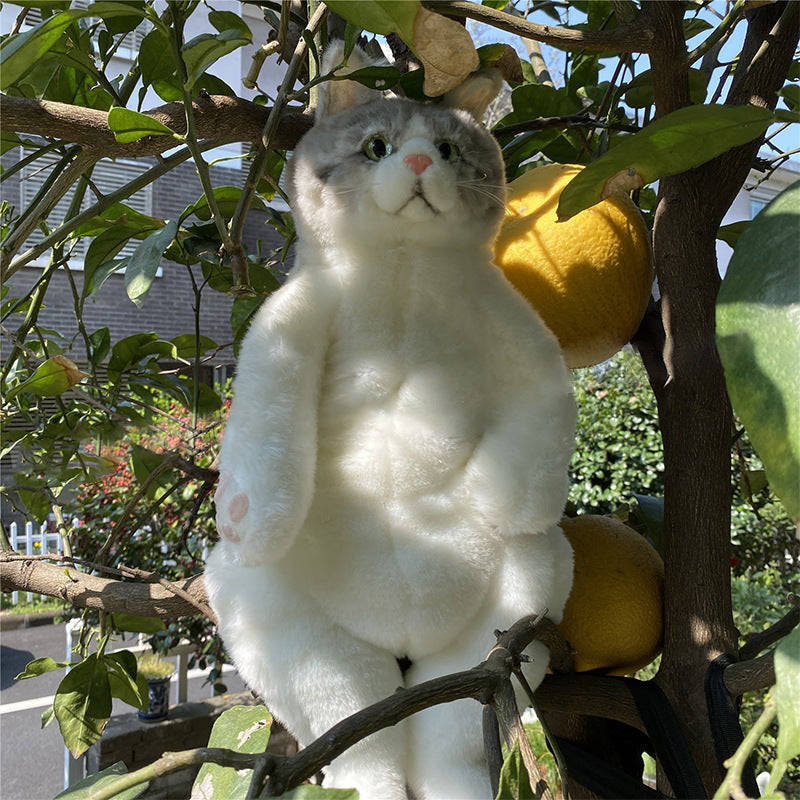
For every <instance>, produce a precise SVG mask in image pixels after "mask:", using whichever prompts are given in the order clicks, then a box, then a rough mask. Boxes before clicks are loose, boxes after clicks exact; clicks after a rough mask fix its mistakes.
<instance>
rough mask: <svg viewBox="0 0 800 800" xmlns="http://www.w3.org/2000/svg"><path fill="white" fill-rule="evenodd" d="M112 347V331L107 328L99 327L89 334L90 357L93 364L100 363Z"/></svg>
mask: <svg viewBox="0 0 800 800" xmlns="http://www.w3.org/2000/svg"><path fill="white" fill-rule="evenodd" d="M110 348H111V331H110V330H109V329H108V328H107V327H105V328H98V329H97V330H96V331H94V333H92V334H90V336H89V358H90V359H91V362H92V364H95V365H97V364H100V363H102V361H103V359H104V358H105V357H106V356H107V355H108V351H109V349H110Z"/></svg>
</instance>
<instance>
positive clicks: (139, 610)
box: [0, 554, 208, 618]
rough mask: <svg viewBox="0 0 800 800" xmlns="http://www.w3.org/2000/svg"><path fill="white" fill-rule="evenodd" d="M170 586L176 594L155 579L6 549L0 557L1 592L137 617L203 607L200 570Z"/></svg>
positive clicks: (187, 612) (184, 613)
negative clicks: (100, 572)
mask: <svg viewBox="0 0 800 800" xmlns="http://www.w3.org/2000/svg"><path fill="white" fill-rule="evenodd" d="M174 586H175V589H176V590H177V592H179V594H176V591H175V590H170V589H169V588H167V587H166V586H164V585H162V584H160V583H143V582H141V581H120V580H114V579H113V578H101V577H99V576H97V575H90V574H88V573H86V572H79V571H78V570H75V569H73V568H72V567H65V566H58V565H56V564H47V563H44V562H42V561H38V560H33V559H21V558H19V557H15V558H14V559H13V560H10V559H9V556H8V554H3V557H2V558H0V589H2V591H4V592H15V591H21V592H35V593H37V594H46V595H48V596H50V597H58V598H60V599H61V600H64V601H66V602H67V603H69V604H70V605H72V606H75V607H76V608H90V609H94V610H97V611H108V612H110V613H112V614H113V613H118V614H131V615H133V616H142V617H151V616H158V617H164V618H174V617H183V616H188V615H192V614H198V613H200V612H201V609H202V607H203V606H207V604H208V600H207V599H206V593H205V588H204V586H203V576H202V575H195V576H192V577H191V578H186V579H185V580H182V581H176V582H175V584H174ZM181 595H183V596H181ZM187 597H188V598H189V599H187Z"/></svg>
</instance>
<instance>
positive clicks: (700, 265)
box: [645, 2, 797, 793]
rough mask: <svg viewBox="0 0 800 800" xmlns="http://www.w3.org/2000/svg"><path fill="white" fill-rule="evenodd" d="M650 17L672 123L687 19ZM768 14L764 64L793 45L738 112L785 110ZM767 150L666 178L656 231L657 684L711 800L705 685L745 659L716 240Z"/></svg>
mask: <svg viewBox="0 0 800 800" xmlns="http://www.w3.org/2000/svg"><path fill="white" fill-rule="evenodd" d="M793 5H795V4H791V3H790V4H789V6H793ZM645 8H647V9H648V13H650V14H652V15H653V17H654V20H655V23H656V24H655V25H654V29H655V30H656V32H657V37H658V38H659V39H660V42H659V47H657V48H655V49H654V50H653V52H652V53H651V65H652V69H653V84H654V89H655V93H656V106H657V112H658V114H659V115H663V114H665V113H669V112H671V111H674V110H675V109H677V108H680V107H682V106H684V105H688V103H689V93H688V79H687V73H686V70H687V66H686V49H685V43H684V40H683V31H682V17H683V8H682V4H681V3H669V2H658V3H652V4H650V5H648V6H645ZM758 11H761V10H760V9H759V10H758ZM763 11H764V12H768V14H767V13H761V14H753V15H752V16H751V19H750V20H749V22H750V24H749V28H748V39H749V40H750V42H751V44H753V43H754V44H756V47H754V48H751V51H750V52H751V53H752V54H753V56H755V54H756V52H757V51H758V49H759V48H758V46H757V44H758V43H759V42H761V43H763V42H765V41H769V38H770V37H768V33H769V32H770V31H772V33H773V34H774V33H775V30H774V29H773V28H774V26H775V25H776V24H777V22H778V21H779V20H780V21H782V22H783V42H782V43H781V41H780V39H781V37H775V36H773V37H772V41H771V42H770V45H769V48H770V49H771V50H772V52H770V53H769V54H768V56H769V57H768V58H761V59H760V63H757V62H758V59H757V58H755V57H753V60H752V63H748V62H747V61H743V62H741V63H740V65H739V68H738V69H737V74H740V71H741V73H745V72H746V73H747V80H745V81H744V84H745V85H748V91H747V92H746V93H745V92H744V91H742V88H741V83H742V82H741V81H740V85H737V86H736V87H734V90H733V91H732V92H731V97H729V102H734V103H736V102H738V103H743V102H754V103H756V104H759V105H766V106H767V107H772V108H774V106H775V101H776V95H775V92H776V90H777V88H779V86H780V85H781V83H782V81H783V79H784V77H785V75H786V71H785V70H786V69H788V66H789V63H790V62H791V55H792V52H793V49H794V46H795V44H796V42H797V38H796V30H797V20H796V17H797V14H796V9H795V10H791V9H789V7H788V6H786V5H785V4H778V5H777V6H776V7H770V8H768V9H764V10H763ZM756 40H757V41H756ZM792 40H793V41H792ZM751 57H752V56H751ZM749 67H752V69H749ZM782 69H783V70H784V71H783V72H781V74H780V76H779V75H778V72H779V71H780V70H782ZM759 144H760V142H758V141H756V142H754V143H752V144H749V145H746V146H744V147H740V148H736V149H734V150H731V151H729V152H728V153H726V154H724V155H722V156H720V157H719V158H717V159H714V161H712V162H709V163H708V164H706V165H704V166H703V167H702V168H700V169H697V170H693V171H691V172H687V173H683V174H681V175H675V176H671V177H668V178H665V179H663V180H662V181H661V183H660V187H659V203H658V208H657V210H656V215H655V224H654V229H653V250H654V257H655V265H656V276H657V278H658V284H659V289H660V292H661V298H662V299H661V315H662V321H663V325H664V333H665V346H664V353H663V357H664V366H665V367H666V375H667V376H668V377H667V381H666V383H665V384H663V383H662V384H659V383H654V386H653V388H654V390H655V392H656V397H657V400H658V408H659V418H660V424H661V431H662V436H663V441H664V467H665V469H664V496H665V505H664V547H665V553H664V561H665V608H664V625H665V629H664V655H663V657H662V663H661V668H660V670H659V673H658V675H657V678H656V680H657V682H658V683H659V684H660V685H661V686H662V688H663V689H664V690H665V692H666V694H667V697H668V698H669V700H670V702H671V703H672V705H673V707H674V709H675V713H676V715H677V717H678V719H679V721H680V724H681V727H682V728H683V732H684V735H685V736H686V738H687V741H688V744H689V747H690V749H691V751H692V754H693V756H694V759H695V762H696V764H697V766H698V769H699V770H700V775H701V777H702V779H703V782H704V784H705V786H706V789H707V790H708V791H709V793H712V792H713V791H714V789H715V788H716V786H717V785H718V784H719V781H720V779H721V777H722V776H721V775H720V771H719V767H718V765H717V761H716V757H715V751H714V741H713V738H712V733H711V725H710V721H709V719H708V714H707V712H706V705H705V693H704V679H705V675H706V671H707V669H708V665H709V663H710V662H711V661H712V660H713V659H714V658H715V657H716V656H717V655H719V654H721V653H724V652H727V653H732V654H734V655H735V654H736V651H737V647H738V645H737V632H736V629H735V627H734V625H733V618H732V608H731V597H730V506H731V490H732V486H731V468H730V450H731V434H732V424H733V417H732V412H731V408H730V403H729V401H728V396H727V390H726V386H725V377H724V372H723V369H722V364H721V362H720V359H719V355H718V353H717V349H716V344H715V338H714V335H715V327H716V325H715V307H716V297H717V291H718V288H719V284H720V278H719V275H718V270H717V261H716V251H715V236H716V231H717V228H718V226H719V224H720V222H721V220H722V217H723V216H724V214H725V211H726V210H727V208H728V206H729V204H730V202H731V201H732V199H733V197H734V196H735V194H736V192H737V191H738V190H739V188H740V187H741V185H742V184H743V182H744V180H745V178H746V177H747V173H748V171H749V169H750V167H751V166H752V165H753V163H754V161H755V158H756V156H757V153H758V147H759ZM651 374H652V373H651ZM662 374H663V373H662Z"/></svg>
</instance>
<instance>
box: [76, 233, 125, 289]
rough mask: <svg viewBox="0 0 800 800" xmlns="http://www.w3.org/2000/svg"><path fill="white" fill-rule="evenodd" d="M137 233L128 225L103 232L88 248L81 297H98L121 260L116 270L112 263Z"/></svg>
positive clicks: (115, 264) (117, 262)
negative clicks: (101, 288)
mask: <svg viewBox="0 0 800 800" xmlns="http://www.w3.org/2000/svg"><path fill="white" fill-rule="evenodd" d="M135 233H136V231H135V230H134V229H133V228H129V227H127V226H126V225H120V226H115V227H113V228H108V230H105V231H103V232H102V233H101V234H100V235H99V236H95V238H94V239H92V241H91V242H90V244H89V247H87V248H86V256H85V258H84V261H83V289H82V290H81V297H83V298H84V299H85V298H87V297H93V298H94V297H96V296H97V293H98V292H99V291H100V287H101V286H102V285H103V284H104V283H105V281H106V279H107V278H108V277H109V275H113V274H114V272H115V271H116V270H117V269H118V268H119V261H121V260H122V259H119V260H118V261H114V262H113V265H114V268H113V269H112V268H111V266H110V265H111V263H112V261H113V259H114V256H116V255H117V254H118V253H119V251H120V250H122V248H123V247H125V245H126V244H127V243H128V242H129V241H130V239H131V237H133V236H134V235H135Z"/></svg>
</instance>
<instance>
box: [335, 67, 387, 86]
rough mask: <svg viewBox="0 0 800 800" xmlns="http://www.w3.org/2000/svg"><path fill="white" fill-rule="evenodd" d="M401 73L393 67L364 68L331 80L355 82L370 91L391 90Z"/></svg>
mask: <svg viewBox="0 0 800 800" xmlns="http://www.w3.org/2000/svg"><path fill="white" fill-rule="evenodd" d="M402 77H403V73H401V72H400V70H399V69H397V68H395V67H380V66H375V67H364V68H363V69H356V70H353V71H352V72H348V73H347V74H346V75H336V76H334V77H333V78H331V80H333V81H355V82H356V83H361V84H363V85H364V86H368V87H369V88H370V89H380V90H383V89H391V88H392V87H393V86H396V85H397V84H398V83H399V82H400V79H401V78H402Z"/></svg>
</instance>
